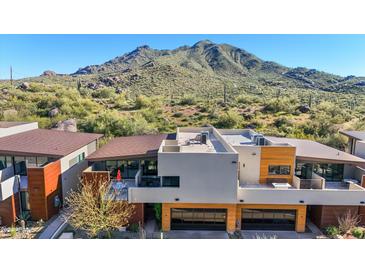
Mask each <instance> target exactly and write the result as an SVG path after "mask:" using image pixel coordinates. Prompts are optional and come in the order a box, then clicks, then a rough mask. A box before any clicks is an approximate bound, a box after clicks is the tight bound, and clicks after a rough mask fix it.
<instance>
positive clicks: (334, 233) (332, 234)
mask: <svg viewBox="0 0 365 274" xmlns="http://www.w3.org/2000/svg"><path fill="white" fill-rule="evenodd" d="M326 234H327V236H329V237H335V236H337V235H339V234H340V230H339V229H338V227H336V226H329V227H327V228H326Z"/></svg>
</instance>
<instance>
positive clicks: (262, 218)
mask: <svg viewBox="0 0 365 274" xmlns="http://www.w3.org/2000/svg"><path fill="white" fill-rule="evenodd" d="M295 218H296V210H282V209H251V208H244V209H242V222H241V223H242V229H243V230H295Z"/></svg>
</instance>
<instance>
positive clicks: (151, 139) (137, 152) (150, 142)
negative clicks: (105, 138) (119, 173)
mask: <svg viewBox="0 0 365 274" xmlns="http://www.w3.org/2000/svg"><path fill="white" fill-rule="evenodd" d="M167 136H168V135H167V134H157V135H139V136H128V137H118V138H115V139H112V140H111V141H110V142H109V143H107V144H106V145H104V146H102V147H101V148H99V149H98V150H97V151H95V152H94V153H92V154H91V155H89V156H88V157H87V159H88V160H89V161H103V160H116V159H125V158H131V157H148V156H157V152H158V149H159V147H160V145H161V142H162V140H164V139H166V138H167Z"/></svg>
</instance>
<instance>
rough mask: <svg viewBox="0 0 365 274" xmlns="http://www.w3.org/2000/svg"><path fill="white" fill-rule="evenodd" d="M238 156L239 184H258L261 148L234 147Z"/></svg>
mask: <svg viewBox="0 0 365 274" xmlns="http://www.w3.org/2000/svg"><path fill="white" fill-rule="evenodd" d="M234 149H235V150H236V151H237V152H238V154H239V165H240V167H239V170H240V177H239V180H240V183H248V184H258V183H259V181H260V162H261V148H260V147H258V146H234Z"/></svg>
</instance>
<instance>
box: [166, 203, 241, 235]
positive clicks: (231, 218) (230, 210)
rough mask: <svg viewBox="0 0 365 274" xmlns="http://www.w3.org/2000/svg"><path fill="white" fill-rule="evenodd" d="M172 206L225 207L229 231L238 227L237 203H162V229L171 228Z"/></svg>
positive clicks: (168, 229) (167, 229)
mask: <svg viewBox="0 0 365 274" xmlns="http://www.w3.org/2000/svg"><path fill="white" fill-rule="evenodd" d="M171 208H224V209H227V231H228V232H233V231H235V229H236V205H235V204H194V203H164V204H162V231H170V229H171Z"/></svg>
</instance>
